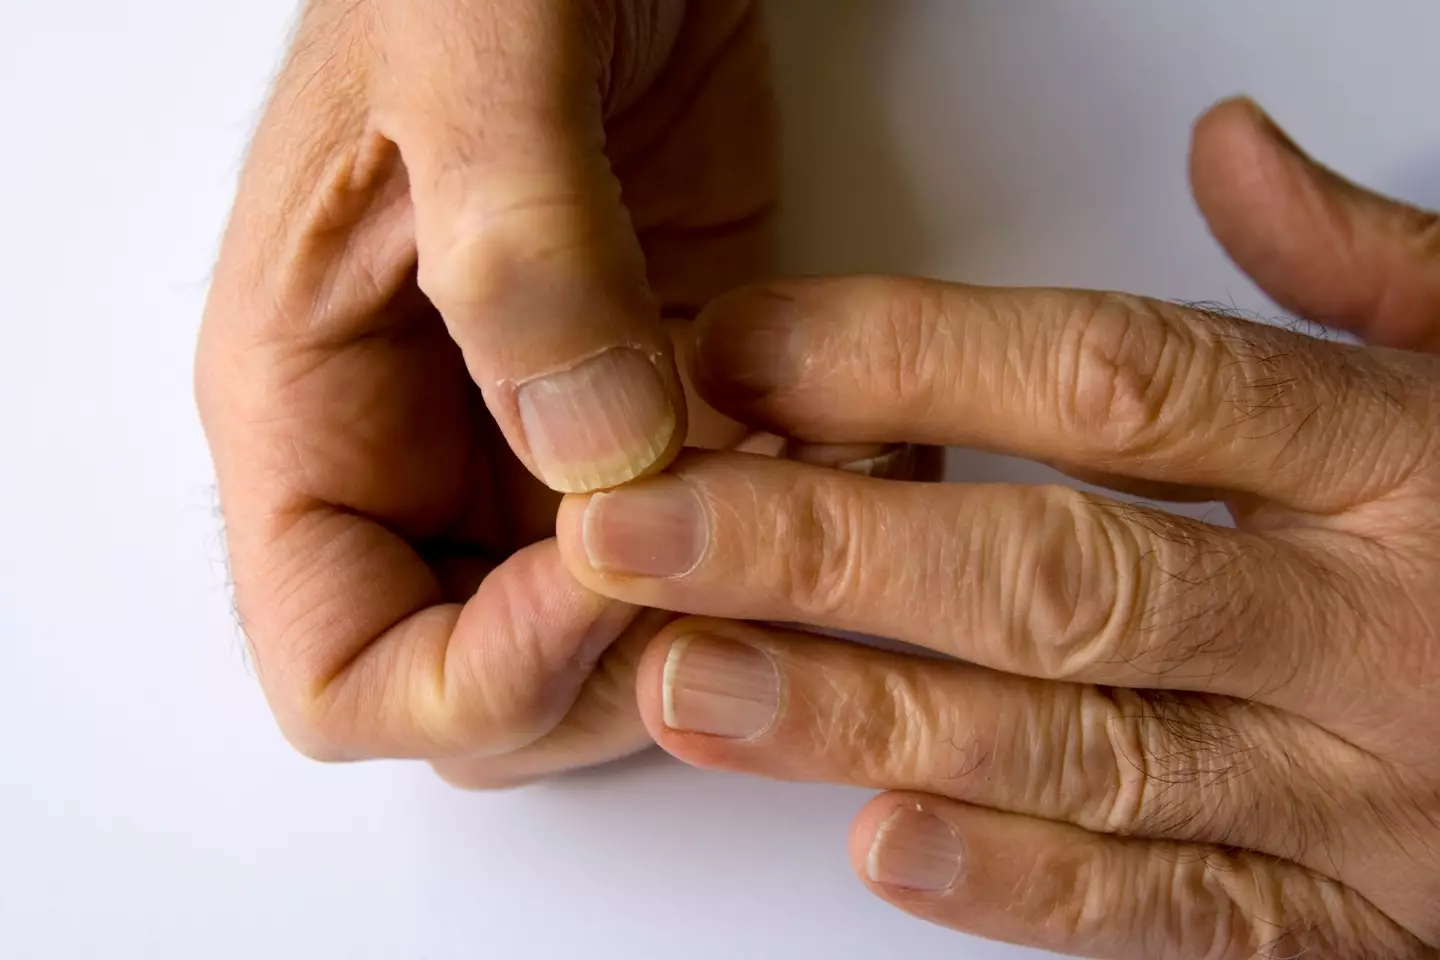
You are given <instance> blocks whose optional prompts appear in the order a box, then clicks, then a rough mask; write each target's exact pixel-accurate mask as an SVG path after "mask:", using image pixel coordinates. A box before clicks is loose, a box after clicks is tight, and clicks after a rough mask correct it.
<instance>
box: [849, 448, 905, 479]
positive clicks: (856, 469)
mask: <svg viewBox="0 0 1440 960" xmlns="http://www.w3.org/2000/svg"><path fill="white" fill-rule="evenodd" d="M908 451H909V448H908V447H896V448H895V449H894V450H891V451H890V452H889V453H882V454H880V455H879V456H878V457H866V458H865V459H863V460H852V461H850V462H849V463H842V464H841V465H840V469H841V470H844V471H845V472H846V473H858V474H860V475H861V476H862V477H894V476H897V475H898V474H899V473H901V472H903V470H902V468H903V467H904V464H905V457H906V454H907V453H908Z"/></svg>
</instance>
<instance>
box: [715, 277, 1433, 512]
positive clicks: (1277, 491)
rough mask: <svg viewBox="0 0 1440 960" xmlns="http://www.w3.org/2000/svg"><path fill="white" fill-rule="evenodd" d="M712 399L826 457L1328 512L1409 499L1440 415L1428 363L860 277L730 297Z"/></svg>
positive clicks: (1034, 298)
mask: <svg viewBox="0 0 1440 960" xmlns="http://www.w3.org/2000/svg"><path fill="white" fill-rule="evenodd" d="M702 322H703V324H704V326H703V328H702V331H701V334H700V336H701V343H700V349H699V376H698V377H697V384H698V386H699V387H700V389H701V392H702V393H703V394H704V395H705V396H706V398H707V399H708V400H710V402H711V403H713V404H714V405H715V406H716V407H717V408H719V409H721V410H723V411H724V412H726V413H729V414H730V415H732V416H735V417H736V418H737V419H740V420H743V421H748V422H753V423H757V424H760V425H763V426H766V427H769V428H771V429H774V430H776V431H777V432H783V433H789V434H791V435H795V436H800V437H803V438H805V439H809V440H817V441H825V442H832V443H833V442H876V441H887V440H888V441H899V440H907V441H911V442H917V443H933V444H949V445H958V446H972V447H981V448H987V449H991V450H996V451H1000V452H1004V453H1010V454H1015V455H1018V456H1023V457H1028V458H1032V459H1036V460H1041V461H1045V462H1050V463H1056V464H1063V465H1065V466H1067V467H1077V468H1083V469H1088V470H1092V471H1101V472H1107V473H1116V474H1123V475H1126V476H1131V477H1136V478H1139V479H1143V480H1151V481H1160V482H1169V483H1179V484H1186V485H1191V486H1197V487H1206V488H1214V489H1218V490H1228V491H1232V492H1235V493H1249V494H1255V495H1259V496H1262V497H1267V498H1272V499H1276V500H1280V501H1283V502H1285V503H1287V504H1289V505H1291V506H1293V507H1297V508H1300V509H1306V510H1313V511H1317V512H1334V511H1339V510H1343V509H1345V508H1347V507H1350V506H1353V505H1354V504H1356V503H1359V502H1363V501H1366V500H1369V499H1373V498H1375V497H1378V496H1381V495H1383V494H1384V493H1386V492H1389V491H1391V490H1393V489H1395V488H1397V487H1398V486H1399V485H1400V484H1402V483H1403V482H1404V481H1405V480H1406V479H1407V478H1408V477H1409V476H1410V475H1411V474H1413V473H1414V471H1415V470H1416V469H1417V468H1418V466H1419V465H1420V463H1421V461H1422V458H1423V457H1424V456H1426V454H1427V451H1428V448H1429V443H1428V441H1427V439H1426V438H1427V436H1428V435H1429V429H1428V425H1429V424H1431V423H1433V422H1434V420H1435V413H1436V410H1435V406H1436V397H1435V391H1434V387H1433V385H1432V382H1433V380H1432V377H1431V374H1430V369H1431V367H1430V366H1427V364H1429V365H1433V361H1430V360H1429V359H1428V358H1422V357H1413V356H1407V355H1400V354H1393V353H1391V354H1382V353H1380V352H1378V351H1370V350H1362V349H1358V348H1352V347H1347V346H1343V345H1340V344H1335V343H1329V342H1325V341H1320V340H1316V339H1314V338H1311V337H1305V336H1302V335H1300V334H1296V333H1293V332H1290V331H1287V330H1282V329H1277V328H1274V327H1269V326H1264V325H1260V324H1254V323H1247V322H1245V321H1242V320H1238V319H1235V318H1233V317H1230V316H1226V315H1223V314H1221V313H1219V312H1213V311H1206V310H1201V309H1192V308H1188V307H1182V306H1176V305H1174V304H1168V303H1163V302H1159V301H1154V300H1146V299H1143V298H1140V297H1132V296H1125V295H1121V294H1111V293H1095V292H1089V291H1067V290H1026V289H1013V290H1006V289H986V288H981V287H969V286H961V285H958V284H946V283H938V282H929V281H921V280H897V279H883V278H856V279H843V280H820V281H807V282H792V283H783V284H774V285H769V286H766V287H764V288H756V289H753V290H749V291H742V292H739V293H737V294H732V295H730V296H727V297H725V298H722V299H721V300H720V301H717V302H716V303H715V304H712V306H711V307H710V308H709V309H708V310H707V312H706V313H705V315H704V316H703V317H702Z"/></svg>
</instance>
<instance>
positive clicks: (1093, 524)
mask: <svg viewBox="0 0 1440 960" xmlns="http://www.w3.org/2000/svg"><path fill="white" fill-rule="evenodd" d="M1036 497H1037V506H1036V510H1035V513H1036V516H1037V522H1036V525H1035V533H1034V535H1033V538H1032V540H1031V545H1030V548H1029V550H1028V551H1027V552H1028V553H1029V556H1028V557H1023V558H1022V560H1021V565H1020V569H1021V574H1020V575H1021V576H1023V571H1026V570H1028V571H1031V572H1032V573H1031V576H1032V577H1033V580H1032V582H1031V585H1030V590H1029V591H1028V592H1029V597H1028V598H1025V597H1024V595H1023V594H1022V595H1021V604H1020V610H1021V615H1022V616H1023V617H1025V618H1028V621H1029V623H1028V625H1027V627H1026V629H1023V630H1021V631H1020V635H1021V636H1022V637H1023V638H1024V639H1025V640H1026V641H1028V642H1026V643H1025V646H1026V648H1027V650H1028V655H1029V656H1031V657H1033V658H1034V662H1033V664H1032V665H1031V666H1032V669H1033V671H1034V672H1035V673H1036V674H1037V675H1039V676H1042V677H1046V678H1048V679H1053V680H1072V679H1083V678H1084V677H1085V676H1086V675H1087V674H1089V673H1090V672H1091V671H1092V670H1093V669H1094V668H1096V667H1097V666H1104V665H1106V664H1109V663H1113V662H1116V661H1118V660H1119V659H1120V658H1121V657H1123V656H1124V652H1125V646H1126V638H1127V636H1128V635H1129V633H1130V632H1131V630H1132V629H1133V627H1134V623H1135V621H1136V619H1137V617H1138V616H1139V612H1140V611H1139V606H1140V600H1139V592H1138V589H1137V584H1136V578H1135V575H1134V572H1135V567H1136V564H1135V557H1134V554H1135V553H1136V548H1135V544H1134V542H1133V540H1132V539H1131V538H1130V537H1128V536H1126V535H1125V529H1124V527H1123V525H1122V524H1119V523H1116V522H1114V521H1113V520H1112V519H1111V518H1109V517H1108V516H1107V515H1106V511H1104V510H1103V509H1101V508H1099V506H1098V505H1097V503H1096V501H1095V498H1093V497H1091V496H1090V495H1088V494H1085V493H1081V492H1078V491H1074V490H1070V489H1068V488H1065V487H1051V488H1041V489H1040V490H1039V491H1037V493H1036Z"/></svg>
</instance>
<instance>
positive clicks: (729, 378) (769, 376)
mask: <svg viewBox="0 0 1440 960" xmlns="http://www.w3.org/2000/svg"><path fill="white" fill-rule="evenodd" d="M697 325H698V326H697V334H696V337H697V342H696V345H695V352H696V367H697V369H698V371H699V373H700V374H701V377H702V379H704V380H705V381H706V382H708V383H710V384H712V385H716V386H720V387H722V388H729V389H730V390H732V391H736V390H738V391H739V392H740V393H741V394H742V395H744V394H751V395H754V396H764V395H765V394H768V393H773V392H774V391H776V390H778V389H780V388H781V387H784V386H785V385H786V384H788V383H790V382H792V381H793V380H794V378H795V377H796V375H797V373H798V372H799V370H800V365H801V363H802V362H803V361H804V357H805V345H804V343H803V342H802V336H803V330H804V324H803V322H802V320H801V317H800V312H799V309H798V308H797V307H796V305H795V301H794V300H793V299H791V298H790V297H788V296H786V295H784V294H781V293H778V292H775V291H770V290H766V289H764V288H757V289H751V290H741V291H737V292H735V293H730V294H727V295H725V296H723V297H721V298H719V299H718V300H715V301H714V302H712V303H711V304H710V305H709V306H708V307H706V308H705V310H704V311H703V312H702V313H701V315H700V318H699V320H698V321H697Z"/></svg>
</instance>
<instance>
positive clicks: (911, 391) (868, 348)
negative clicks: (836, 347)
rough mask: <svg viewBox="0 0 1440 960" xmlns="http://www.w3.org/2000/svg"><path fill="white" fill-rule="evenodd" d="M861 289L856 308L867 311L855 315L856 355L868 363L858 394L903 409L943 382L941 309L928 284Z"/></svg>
mask: <svg viewBox="0 0 1440 960" xmlns="http://www.w3.org/2000/svg"><path fill="white" fill-rule="evenodd" d="M867 287H868V289H863V290H861V291H857V300H858V301H859V302H863V303H869V304H872V305H873V306H872V307H871V309H867V310H860V311H858V312H857V316H858V317H860V318H863V320H862V322H863V323H864V334H863V337H862V340H861V353H862V355H864V356H866V357H868V358H869V359H868V360H867V362H866V363H865V364H862V365H861V369H862V370H863V371H864V372H865V373H866V374H867V375H868V377H867V382H866V383H865V384H864V389H863V391H862V392H863V393H864V394H865V395H867V396H872V397H877V398H883V400H884V401H885V402H886V403H887V404H889V405H896V406H901V407H903V406H905V405H907V404H909V403H911V402H912V401H914V400H916V399H917V398H919V397H922V396H924V395H925V394H926V393H927V392H928V391H929V390H931V389H933V388H934V386H935V385H936V384H937V383H938V382H940V381H942V380H943V377H942V376H941V373H942V371H941V370H940V365H941V364H942V363H943V362H944V360H945V358H946V356H947V352H946V351H945V350H943V349H941V346H942V345H941V343H940V339H941V336H942V334H943V332H944V314H945V308H944V304H943V303H942V300H941V295H940V293H939V292H938V290H937V289H936V288H935V287H934V286H933V285H931V284H924V283H919V282H915V281H907V280H893V279H877V280H871V281H867Z"/></svg>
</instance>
